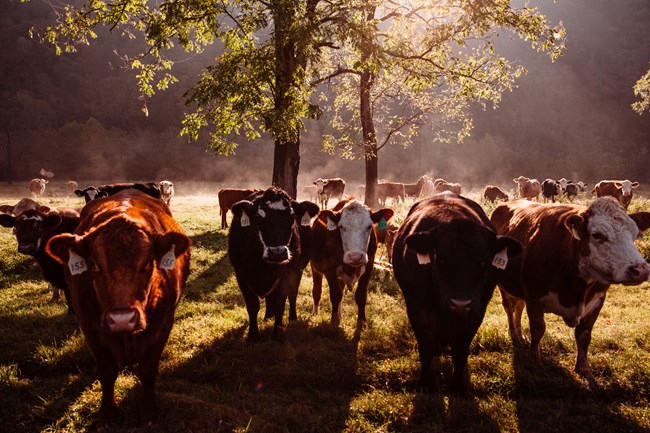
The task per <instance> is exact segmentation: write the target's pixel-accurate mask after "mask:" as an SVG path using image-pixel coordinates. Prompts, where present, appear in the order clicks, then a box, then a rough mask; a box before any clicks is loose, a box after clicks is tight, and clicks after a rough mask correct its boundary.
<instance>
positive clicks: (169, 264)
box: [160, 244, 176, 269]
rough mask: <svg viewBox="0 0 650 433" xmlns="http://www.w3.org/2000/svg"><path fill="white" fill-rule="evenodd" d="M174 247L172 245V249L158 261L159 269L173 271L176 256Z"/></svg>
mask: <svg viewBox="0 0 650 433" xmlns="http://www.w3.org/2000/svg"><path fill="white" fill-rule="evenodd" d="M175 248H176V245H174V244H172V247H171V248H170V249H169V251H167V252H166V253H165V255H164V256H162V259H160V269H174V262H175V261H176V256H175V255H174V249H175Z"/></svg>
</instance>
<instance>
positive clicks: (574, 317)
mask: <svg viewBox="0 0 650 433" xmlns="http://www.w3.org/2000/svg"><path fill="white" fill-rule="evenodd" d="M540 301H541V303H542V304H543V305H544V312H545V313H553V314H557V315H558V316H561V317H562V318H563V319H564V321H565V322H566V324H567V325H569V326H571V327H572V328H573V327H576V326H578V325H579V324H580V322H581V321H582V319H583V318H585V317H586V316H588V315H589V314H591V312H592V311H594V310H595V309H596V308H599V307H601V306H602V305H603V302H605V293H604V292H601V293H597V294H596V295H595V296H594V297H593V298H592V299H591V300H590V301H589V302H588V303H586V304H585V303H584V302H580V303H579V304H577V305H571V306H569V307H565V306H564V305H562V304H561V303H560V300H559V298H558V294H557V293H555V292H549V293H548V294H547V295H546V296H544V297H542V298H541V299H540Z"/></svg>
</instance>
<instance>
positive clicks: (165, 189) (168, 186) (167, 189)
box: [158, 180, 174, 206]
mask: <svg viewBox="0 0 650 433" xmlns="http://www.w3.org/2000/svg"><path fill="white" fill-rule="evenodd" d="M158 187H159V188H160V199H161V200H162V201H164V202H165V204H166V205H167V206H169V204H170V203H171V201H172V197H173V196H174V184H173V183H172V182H170V181H168V180H161V181H160V183H159V184H158Z"/></svg>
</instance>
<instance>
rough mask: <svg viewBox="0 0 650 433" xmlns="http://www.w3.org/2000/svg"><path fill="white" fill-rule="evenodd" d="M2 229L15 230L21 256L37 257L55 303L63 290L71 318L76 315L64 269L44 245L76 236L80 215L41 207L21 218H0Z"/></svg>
mask: <svg viewBox="0 0 650 433" xmlns="http://www.w3.org/2000/svg"><path fill="white" fill-rule="evenodd" d="M0 225H2V226H4V227H14V230H15V233H16V241H17V242H18V252H19V253H22V254H27V255H29V256H32V257H34V260H36V263H38V266H39V267H40V268H41V273H42V275H43V279H44V280H45V281H47V282H48V283H50V284H51V285H52V290H53V293H52V300H53V301H54V300H57V299H59V297H60V294H59V290H63V294H64V295H65V299H66V302H67V304H68V314H74V311H73V308H72V304H71V302H70V294H69V292H68V284H67V283H66V281H65V278H64V266H63V265H62V264H60V263H59V262H57V261H56V260H54V259H53V258H52V257H50V256H49V255H48V254H47V253H46V252H45V245H46V244H47V241H48V240H49V239H50V238H52V237H53V236H55V235H58V234H61V233H72V232H74V230H75V229H76V228H77V226H78V225H79V213H78V212H77V211H75V210H73V209H50V208H49V207H47V206H40V205H39V206H38V207H37V208H36V209H27V210H25V211H24V212H22V213H21V214H20V215H18V216H13V215H9V214H0Z"/></svg>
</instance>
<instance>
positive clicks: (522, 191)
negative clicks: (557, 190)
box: [512, 176, 542, 200]
mask: <svg viewBox="0 0 650 433" xmlns="http://www.w3.org/2000/svg"><path fill="white" fill-rule="evenodd" d="M512 181H513V182H514V183H516V184H517V187H518V191H519V198H529V199H533V198H534V199H535V200H537V198H539V195H540V194H541V193H542V185H541V184H540V183H539V181H538V180H537V179H529V178H527V177H524V176H519V177H516V178H514V179H513V180H512Z"/></svg>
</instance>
